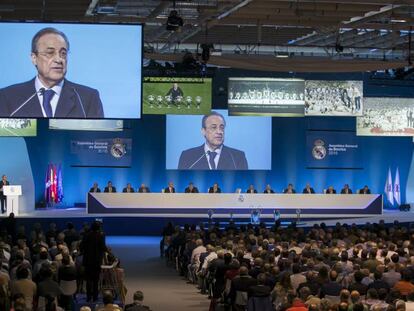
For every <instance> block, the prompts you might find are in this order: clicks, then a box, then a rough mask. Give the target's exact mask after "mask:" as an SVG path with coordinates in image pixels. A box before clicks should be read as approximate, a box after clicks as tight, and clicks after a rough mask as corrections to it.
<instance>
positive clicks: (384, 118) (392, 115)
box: [357, 97, 414, 136]
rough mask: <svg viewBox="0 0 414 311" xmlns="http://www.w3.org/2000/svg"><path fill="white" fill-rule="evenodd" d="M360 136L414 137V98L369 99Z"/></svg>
mask: <svg viewBox="0 0 414 311" xmlns="http://www.w3.org/2000/svg"><path fill="white" fill-rule="evenodd" d="M357 135H359V136H414V98H397V97H394V98H392V97H368V98H366V99H365V106H364V115H363V116H362V117H359V118H357Z"/></svg>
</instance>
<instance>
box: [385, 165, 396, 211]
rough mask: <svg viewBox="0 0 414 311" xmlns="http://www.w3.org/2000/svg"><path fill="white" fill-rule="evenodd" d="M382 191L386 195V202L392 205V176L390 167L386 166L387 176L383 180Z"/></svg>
mask: <svg viewBox="0 0 414 311" xmlns="http://www.w3.org/2000/svg"><path fill="white" fill-rule="evenodd" d="M384 192H385V195H386V196H387V199H388V202H390V203H391V205H394V194H393V192H392V176H391V169H390V168H388V177H387V180H386V182H385V188H384Z"/></svg>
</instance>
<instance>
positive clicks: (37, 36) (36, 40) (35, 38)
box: [32, 27, 69, 53]
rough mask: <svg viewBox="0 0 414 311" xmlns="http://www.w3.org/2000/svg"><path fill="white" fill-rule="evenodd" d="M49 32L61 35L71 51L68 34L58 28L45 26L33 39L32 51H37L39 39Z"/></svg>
mask: <svg viewBox="0 0 414 311" xmlns="http://www.w3.org/2000/svg"><path fill="white" fill-rule="evenodd" d="M47 34H55V35H59V36H61V37H62V38H63V39H64V40H65V42H66V46H67V50H68V51H69V40H68V37H66V35H65V34H64V33H63V32H61V31H60V30H57V29H56V28H53V27H47V28H43V29H40V30H39V31H38V32H37V33H36V34H35V35H34V36H33V39H32V53H36V52H37V43H38V42H39V39H40V38H41V37H42V36H44V35H47Z"/></svg>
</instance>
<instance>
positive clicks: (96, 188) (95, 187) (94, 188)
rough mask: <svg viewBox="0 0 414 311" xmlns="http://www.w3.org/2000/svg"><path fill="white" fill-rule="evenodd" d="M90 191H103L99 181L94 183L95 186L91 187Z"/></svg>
mask: <svg viewBox="0 0 414 311" xmlns="http://www.w3.org/2000/svg"><path fill="white" fill-rule="evenodd" d="M89 192H101V189H99V187H98V183H97V182H94V183H93V186H92V188H91V189H89Z"/></svg>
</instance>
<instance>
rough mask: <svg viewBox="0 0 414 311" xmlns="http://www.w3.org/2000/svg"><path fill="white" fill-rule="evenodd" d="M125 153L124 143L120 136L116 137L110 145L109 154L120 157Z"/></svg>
mask: <svg viewBox="0 0 414 311" xmlns="http://www.w3.org/2000/svg"><path fill="white" fill-rule="evenodd" d="M125 154H126V148H125V144H124V143H122V140H121V139H120V138H116V139H114V141H113V144H112V146H111V155H112V156H113V157H114V158H117V159H120V158H122V157H123V156H124V155H125Z"/></svg>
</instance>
